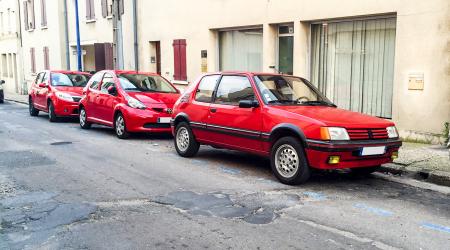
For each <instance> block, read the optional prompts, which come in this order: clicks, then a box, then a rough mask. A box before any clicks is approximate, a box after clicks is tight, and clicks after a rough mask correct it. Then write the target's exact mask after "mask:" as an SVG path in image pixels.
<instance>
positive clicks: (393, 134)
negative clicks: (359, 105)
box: [386, 126, 398, 138]
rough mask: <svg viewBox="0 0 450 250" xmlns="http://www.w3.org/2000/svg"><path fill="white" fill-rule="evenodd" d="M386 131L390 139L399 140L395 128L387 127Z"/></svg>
mask: <svg viewBox="0 0 450 250" xmlns="http://www.w3.org/2000/svg"><path fill="white" fill-rule="evenodd" d="M386 131H387V133H388V137H389V138H397V137H398V132H397V128H396V127H395V126H392V127H387V128H386Z"/></svg>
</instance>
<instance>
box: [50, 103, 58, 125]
mask: <svg viewBox="0 0 450 250" xmlns="http://www.w3.org/2000/svg"><path fill="white" fill-rule="evenodd" d="M48 120H49V121H50V122H57V121H58V117H57V116H56V113H55V106H54V105H53V102H52V101H49V102H48Z"/></svg>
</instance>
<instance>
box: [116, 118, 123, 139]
mask: <svg viewBox="0 0 450 250" xmlns="http://www.w3.org/2000/svg"><path fill="white" fill-rule="evenodd" d="M124 131H125V122H124V120H123V117H122V116H121V115H119V116H117V119H116V133H117V134H118V135H123V132H124Z"/></svg>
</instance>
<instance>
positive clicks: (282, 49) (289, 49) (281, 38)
mask: <svg viewBox="0 0 450 250" xmlns="http://www.w3.org/2000/svg"><path fill="white" fill-rule="evenodd" d="M293 55H294V27H293V26H292V25H283V26H279V27H278V71H279V72H281V73H283V74H288V75H292V74H293V73H294V70H293V68H294V67H293V65H294V57H293Z"/></svg>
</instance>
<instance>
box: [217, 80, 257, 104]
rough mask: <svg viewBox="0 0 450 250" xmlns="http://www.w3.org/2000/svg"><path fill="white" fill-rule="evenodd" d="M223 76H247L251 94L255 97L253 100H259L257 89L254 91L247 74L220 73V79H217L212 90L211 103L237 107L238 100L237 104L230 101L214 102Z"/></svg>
mask: <svg viewBox="0 0 450 250" xmlns="http://www.w3.org/2000/svg"><path fill="white" fill-rule="evenodd" d="M224 76H238V77H245V78H247V80H248V82H249V84H250V87H251V88H252V91H253V95H254V97H255V98H254V100H256V101H258V102H259V100H258V95H257V91H258V90H256V91H255V87H254V86H253V84H252V79H251V78H250V77H248V76H247V75H242V74H222V75H221V77H220V79H219V81H218V83H217V84H216V87H215V89H214V92H213V98H212V102H211V104H217V105H227V106H234V107H239V102H238V103H237V104H232V103H218V102H216V99H217V91H218V89H219V86H220V84H221V83H222V79H223V77H224ZM239 101H241V100H239Z"/></svg>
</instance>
